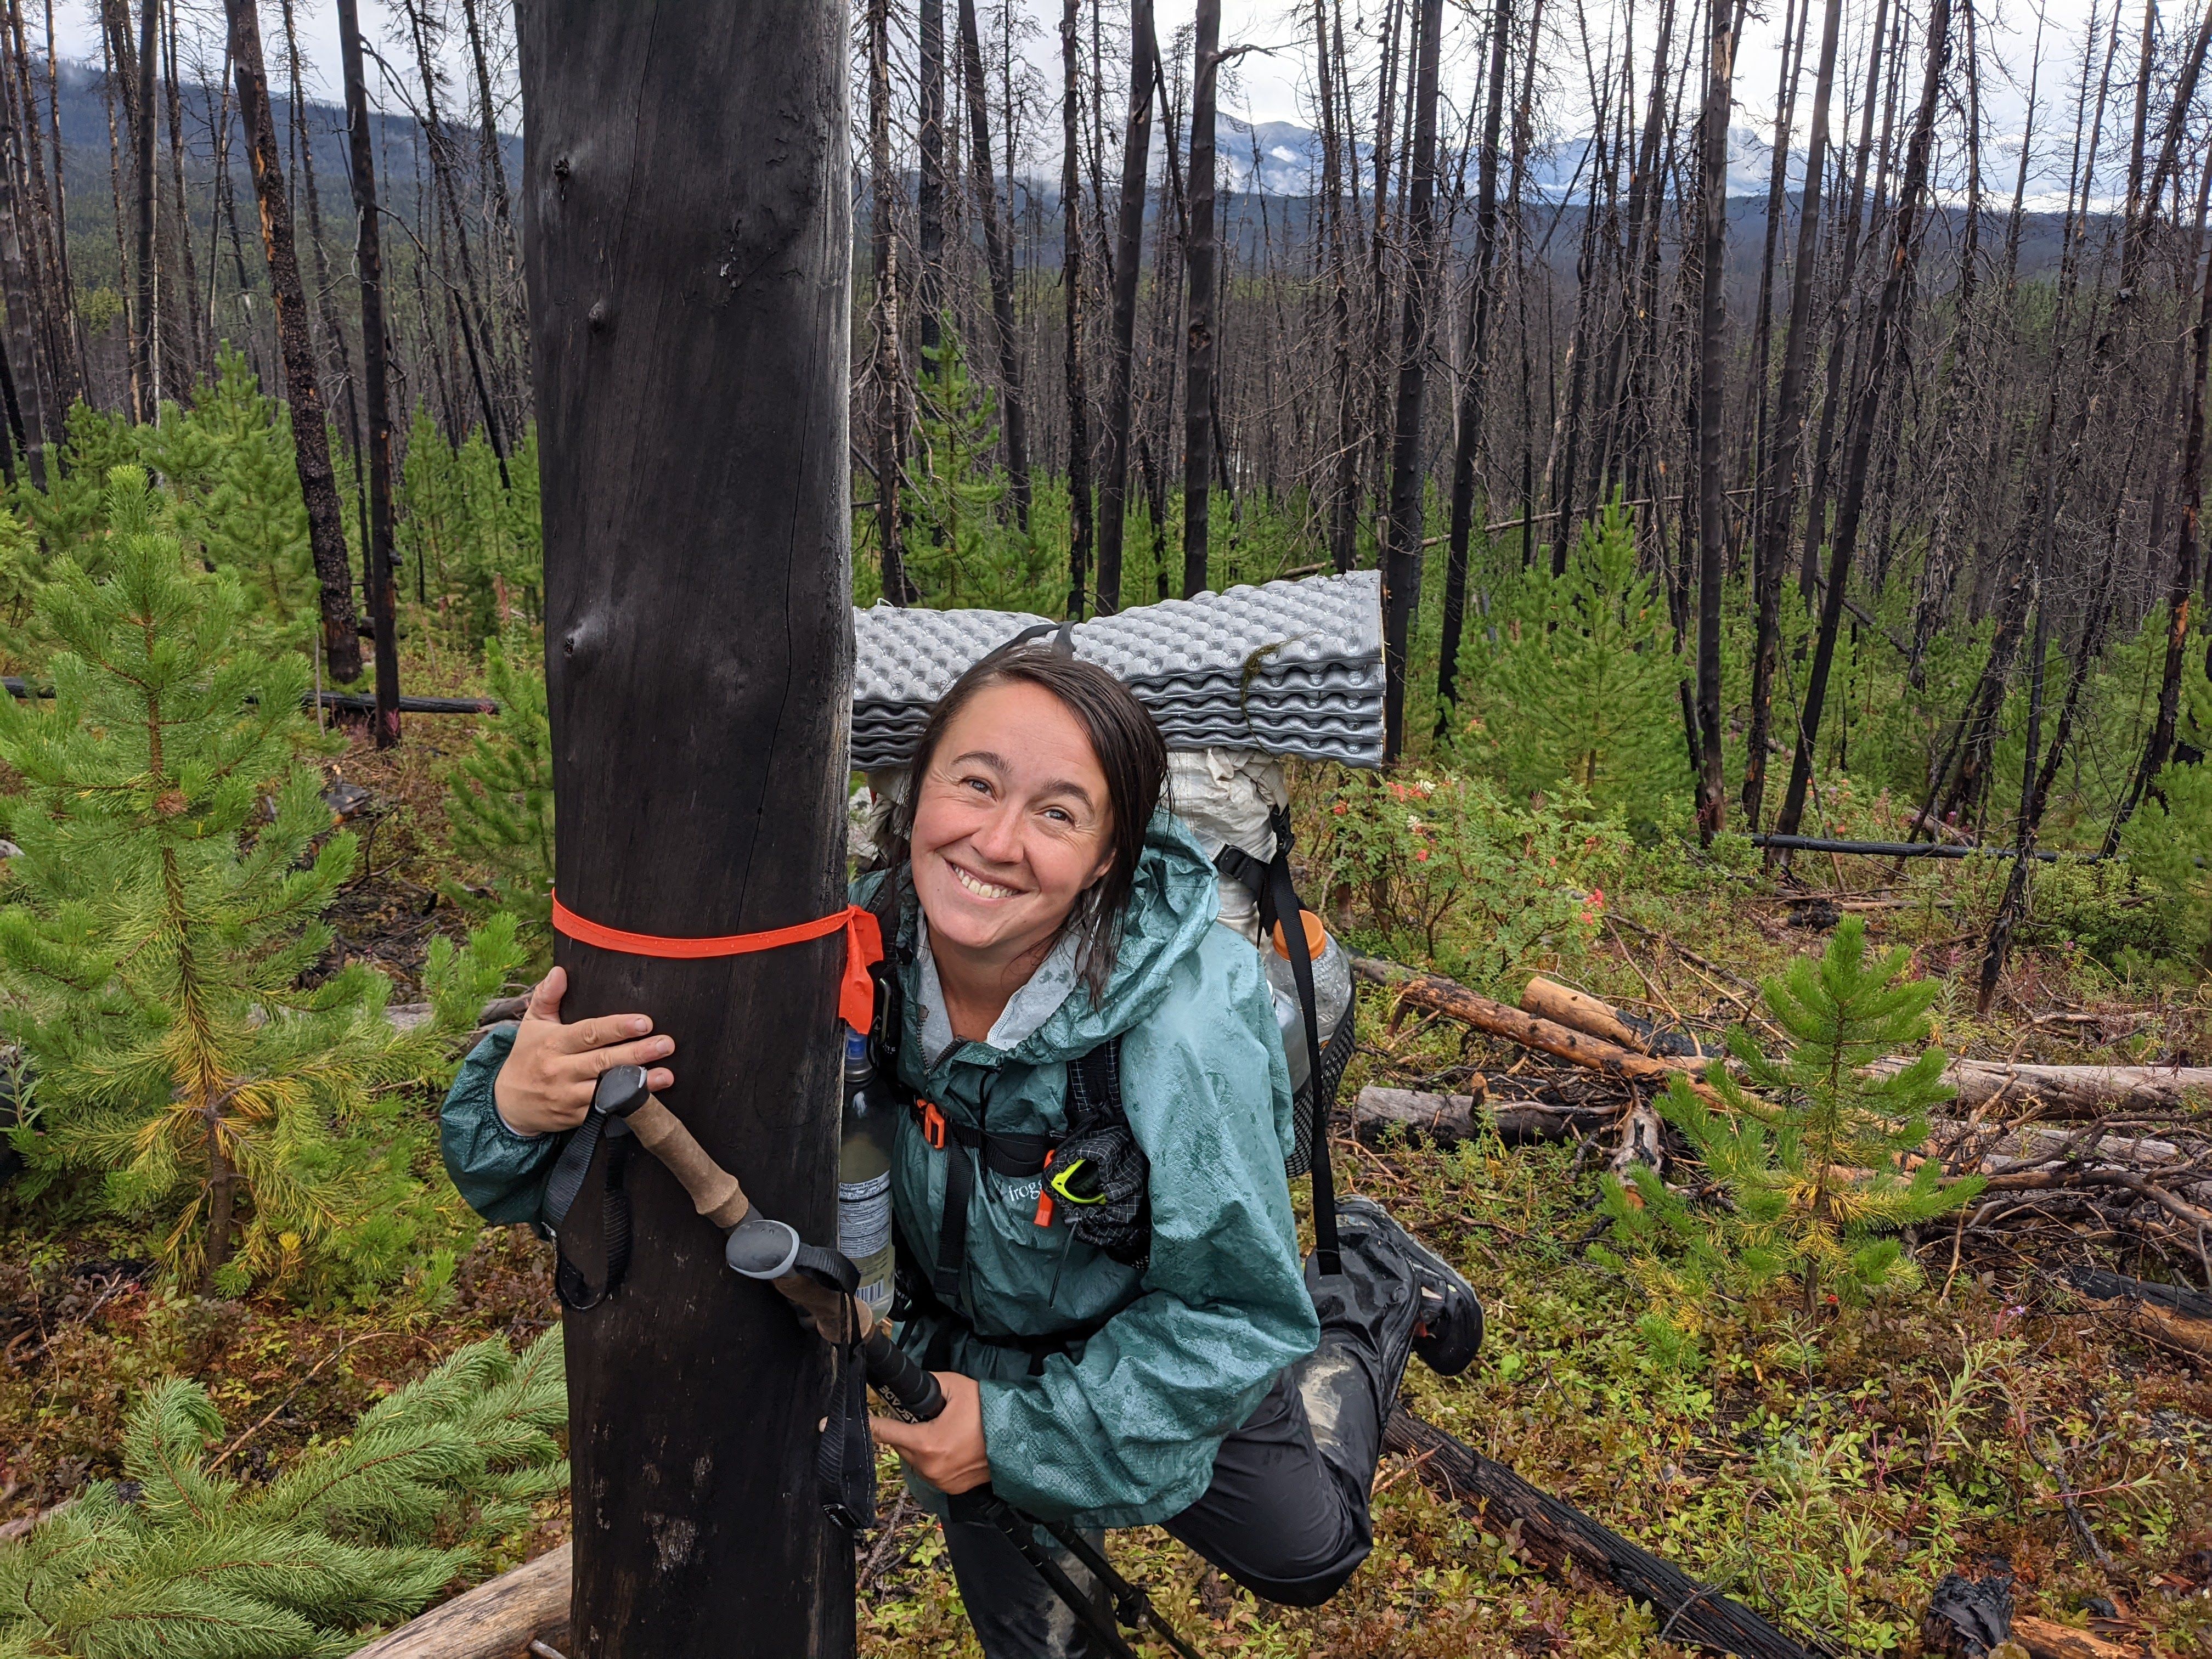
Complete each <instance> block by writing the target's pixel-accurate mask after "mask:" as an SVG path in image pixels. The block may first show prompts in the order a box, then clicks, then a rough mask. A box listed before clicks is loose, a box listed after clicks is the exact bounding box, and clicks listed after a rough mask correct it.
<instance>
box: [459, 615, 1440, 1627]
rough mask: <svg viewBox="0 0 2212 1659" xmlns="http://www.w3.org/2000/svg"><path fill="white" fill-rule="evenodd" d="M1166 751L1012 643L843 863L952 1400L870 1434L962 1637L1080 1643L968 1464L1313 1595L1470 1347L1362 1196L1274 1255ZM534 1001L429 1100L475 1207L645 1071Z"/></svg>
mask: <svg viewBox="0 0 2212 1659" xmlns="http://www.w3.org/2000/svg"><path fill="white" fill-rule="evenodd" d="M1166 772H1167V749H1166V745H1165V744H1164V741H1163V740H1162V738H1161V736H1160V732H1159V729H1158V726H1156V725H1155V724H1154V723H1153V720H1152V716H1151V715H1150V714H1147V713H1146V711H1145V709H1144V708H1143V706H1142V705H1141V704H1140V703H1139V702H1137V700H1136V699H1135V698H1134V697H1133V696H1131V695H1130V693H1129V691H1128V690H1127V688H1126V687H1124V686H1123V685H1122V684H1121V683H1120V682H1118V681H1117V680H1115V678H1113V676H1112V675H1110V674H1109V673H1108V672H1107V671H1105V670H1104V669H1103V668H1100V667H1098V666H1097V665H1094V664H1090V663H1085V662H1082V661H1079V660H1077V659H1075V658H1073V656H1069V655H1066V654H1062V653H1059V652H1056V651H1055V650H1054V648H1053V647H1049V646H1043V645H1038V646H1028V647H1017V648H1015V649H1013V650H1011V651H1006V652H1003V653H1000V654H997V655H994V656H993V657H989V658H987V659H984V660H983V661H982V662H981V663H979V664H977V665H975V667H973V668H971V669H969V671H968V672H967V673H966V674H964V675H963V676H962V677H961V678H960V679H959V680H958V681H957V682H956V683H955V684H954V685H953V686H952V688H951V690H949V691H947V692H946V693H945V696H944V697H943V698H942V699H941V700H940V701H939V704H938V706H937V708H935V709H934V710H933V712H932V714H931V716H930V720H929V724H928V725H927V727H926V728H925V729H924V731H923V733H922V736H921V743H920V744H919V746H918V748H917V749H916V751H915V759H914V766H913V776H914V780H915V781H914V787H913V788H912V790H911V791H910V793H909V794H908V799H907V801H906V802H905V803H904V804H903V805H902V806H901V808H900V809H899V811H898V812H897V813H896V815H895V817H894V819H893V822H892V823H891V824H890V826H889V827H888V829H886V830H885V831H884V833H883V835H882V836H881V837H880V840H879V846H880V847H881V849H882V851H883V854H884V859H883V868H882V869H880V870H878V871H875V872H871V873H869V874H867V875H866V876H863V877H862V878H860V880H859V881H858V882H856V883H855V884H854V890H853V898H854V902H858V903H862V904H866V905H867V906H869V907H870V908H872V910H874V912H875V913H876V915H877V916H878V919H879V920H880V921H881V922H882V924H883V935H884V944H885V945H886V948H887V951H888V957H889V961H888V964H887V965H888V968H889V970H890V973H889V977H890V984H891V987H892V988H893V989H894V990H895V992H896V995H895V997H894V998H893V999H892V1007H893V1012H891V1013H890V1015H888V1016H887V1017H886V1018H884V1020H883V1022H882V1025H881V1029H879V1030H878V1031H877V1032H876V1033H875V1034H874V1042H873V1044H872V1047H873V1049H874V1054H875V1060H876V1066H877V1072H878V1078H879V1079H882V1080H884V1081H885V1082H887V1083H888V1085H889V1086H890V1089H891V1092H892V1094H893V1096H894V1097H895V1099H896V1102H897V1103H898V1104H899V1107H900V1110H899V1113H898V1115H897V1117H896V1123H897V1129H896V1134H895V1137H894V1144H893V1146H892V1149H891V1160H890V1163H891V1167H890V1184H891V1202H892V1212H893V1216H894V1219H895V1221H896V1241H897V1249H898V1261H899V1287H900V1292H901V1297H902V1301H901V1304H900V1305H899V1306H898V1308H897V1309H896V1310H895V1312H896V1317H897V1319H898V1320H899V1322H900V1326H901V1328H900V1333H899V1341H900V1344H901V1346H903V1347H904V1348H905V1349H906V1350H907V1351H908V1352H909V1353H911V1354H914V1355H915V1356H917V1357H918V1358H920V1359H921V1362H922V1364H925V1365H927V1367H928V1368H929V1369H930V1370H932V1371H933V1372H934V1373H935V1374H936V1376H937V1378H938V1382H939V1386H940V1387H941V1388H942V1389H943V1390H944V1394H945V1410H944V1412H943V1413H942V1414H941V1415H939V1416H938V1417H936V1418H935V1419H932V1420H931V1421H929V1422H927V1423H907V1422H899V1421H893V1420H890V1419H875V1423H874V1429H875V1433H876V1437H877V1438H878V1439H879V1440H880V1441H882V1442H883V1443H884V1444H886V1445H889V1446H890V1447H892V1448H893V1449H896V1451H897V1452H898V1453H899V1454H900V1455H901V1456H902V1458H903V1459H904V1460H905V1462H906V1466H907V1470H908V1478H909V1480H910V1481H911V1482H912V1483H913V1485H914V1486H915V1491H916V1492H917V1494H918V1495H919V1496H920V1497H921V1498H922V1499H923V1501H924V1502H926V1503H927V1504H928V1505H929V1506H930V1507H931V1508H932V1509H933V1510H934V1511H935V1512H936V1513H937V1514H938V1515H939V1516H940V1517H942V1518H943V1519H944V1521H945V1541H946V1545H947V1550H948V1553H949V1554H950V1556H951V1561H952V1565H953V1569H954V1571H955V1572H956V1573H957V1576H958V1577H959V1580H960V1589H961V1596H962V1600H963V1603H964V1605H965V1606H966V1607H967V1610H968V1613H969V1616H970V1618H972V1619H973V1620H974V1621H975V1628H976V1632H977V1634H978V1636H979V1637H980V1638H981V1644H982V1648H983V1651H984V1653H985V1654H986V1655H987V1656H988V1659H1012V1656H1017V1655H1018V1656H1024V1659H1036V1656H1046V1659H1052V1656H1070V1659H1072V1656H1073V1655H1074V1654H1076V1653H1079V1652H1085V1651H1088V1649H1087V1648H1086V1647H1085V1645H1084V1643H1083V1640H1082V1637H1081V1632H1080V1630H1079V1626H1078V1625H1077V1624H1076V1622H1075V1620H1074V1619H1073V1615H1072V1613H1070V1610H1069V1609H1068V1608H1067V1607H1064V1606H1062V1605H1060V1602H1059V1601H1057V1599H1056V1598H1055V1595H1054V1592H1053V1591H1052V1590H1051V1589H1048V1587H1047V1585H1046V1583H1045V1580H1044V1579H1043V1578H1042V1577H1040V1576H1039V1575H1038V1574H1037V1573H1036V1571H1033V1570H1032V1568H1031V1566H1030V1564H1029V1563H1028V1562H1027V1561H1025V1560H1024V1559H1023V1557H1022V1556H1021V1554H1020V1553H1018V1551H1017V1550H1016V1548H1015V1547H1014V1545H1013V1544H1012V1542H1010V1541H1008V1539H1007V1537H1006V1534H1004V1533H1002V1532H1001V1531H1000V1530H999V1528H997V1527H996V1526H994V1524H992V1523H991V1522H989V1521H988V1520H981V1519H975V1518H970V1517H971V1516H972V1510H969V1509H968V1508H966V1507H964V1506H963V1505H962V1504H958V1503H957V1502H955V1501H954V1500H956V1499H957V1498H960V1496H961V1495H963V1494H966V1493H970V1492H976V1491H977V1489H978V1488H981V1487H982V1486H985V1485H986V1484H988V1485H989V1486H991V1487H992V1488H993V1490H994V1492H996V1493H997V1494H998V1495H999V1496H1000V1497H1001V1498H1005V1499H1006V1501H1007V1502H1009V1503H1011V1504H1014V1505H1017V1506H1018V1508H1020V1509H1022V1510H1026V1511H1028V1512H1029V1513H1030V1514H1031V1515H1033V1516H1040V1517H1042V1518H1044V1519H1046V1520H1049V1521H1066V1522H1072V1523H1073V1524H1074V1525H1075V1526H1077V1527H1079V1528H1085V1529H1090V1530H1093V1531H1096V1530H1098V1529H1103V1528H1108V1527H1121V1526H1134V1525H1139V1524H1143V1523H1147V1522H1158V1523H1160V1524H1161V1525H1163V1526H1164V1527H1165V1528H1167V1530H1168V1531H1169V1532H1170V1533H1171V1534H1174V1535H1175V1536H1176V1537H1177V1538H1179V1539H1181V1540H1182V1541H1184V1542H1185V1543H1187V1544H1188V1545H1189V1546H1190V1547H1192V1548H1193V1549H1195V1550H1197V1551H1198V1552H1199V1553H1200V1554H1201V1555H1204V1556H1205V1557H1206V1559H1209V1560H1211V1561H1212V1562H1213V1563H1215V1565H1218V1566H1219V1567H1220V1568H1221V1569H1222V1571H1225V1572H1227V1573H1229V1574H1230V1575H1231V1577H1235V1578H1236V1579H1237V1580H1238V1581H1239V1582H1240V1583H1243V1584H1245V1585H1247V1586H1249V1588H1251V1589H1254V1590H1255V1591H1257V1592H1258V1593H1259V1594H1261V1595H1265V1596H1267V1597H1269V1598H1270V1599H1272V1600H1274V1601H1285V1602H1291V1603H1295V1604H1297V1605H1301V1606H1311V1605H1313V1604H1315V1603H1317V1602H1319V1601H1324V1600H1326V1599H1327V1598H1328V1596H1330V1595H1334V1593H1335V1591H1336V1589H1338V1587H1339V1586H1340V1585H1341V1584H1342V1583H1344V1582H1345V1580H1346V1578H1347V1577H1350V1576H1351V1574H1352V1571H1353V1570H1354V1569H1355V1568H1357V1567H1358V1565H1359V1563H1360V1562H1361V1561H1362V1560H1363V1559H1365V1557H1366V1554H1367V1552H1368V1547H1369V1544H1370V1539H1371V1532H1370V1525H1369V1521H1368V1513H1367V1493H1368V1490H1369V1487H1370V1486H1371V1484H1372V1482H1373V1480H1374V1474H1375V1464H1376V1456H1377V1455H1378V1454H1379V1452H1380V1450H1381V1444H1382V1423H1383V1418H1384V1416H1385V1415H1387V1413H1388V1411H1389V1406H1390V1403H1391V1401H1392V1399H1393V1398H1394V1397H1395V1395H1396V1393H1397V1389H1398V1385H1399V1379H1400V1377H1401V1374H1402V1373H1403V1371H1404V1370H1405V1367H1406V1363H1407V1358H1408V1356H1409V1354H1412V1353H1419V1354H1420V1355H1421V1356H1422V1357H1423V1358H1425V1360H1426V1361H1427V1362H1428V1363H1429V1364H1431V1366H1433V1367H1435V1368H1436V1369H1437V1370H1443V1371H1448V1372H1449V1371H1456V1370H1462V1369H1464V1368H1465V1367H1466V1365H1467V1364H1468V1363H1469V1362H1470V1361H1471V1360H1472V1359H1473V1358H1474V1352H1475V1348H1476V1346H1477V1345H1478V1344H1479V1343H1480V1338H1481V1310H1480V1306H1479V1305H1478V1304H1476V1302H1475V1300H1474V1292H1473V1291H1471V1290H1470V1289H1469V1288H1468V1285H1467V1284H1466V1282H1465V1281H1464V1280H1463V1279H1461V1278H1460V1277H1459V1275H1458V1274H1457V1273H1454V1272H1453V1271H1452V1270H1451V1268H1450V1267H1449V1266H1448V1265H1446V1264H1445V1263H1444V1262H1443V1261H1441V1260H1439V1259H1438V1258H1437V1257H1436V1256H1435V1255H1431V1253H1430V1252H1429V1251H1427V1250H1426V1249H1423V1248H1422V1247H1421V1246H1420V1245H1419V1244H1418V1243H1415V1242H1414V1241H1413V1239H1412V1238H1411V1237H1409V1236H1408V1235H1407V1234H1406V1233H1405V1232H1404V1231H1403V1230H1401V1228H1399V1227H1398V1226H1397V1225H1395V1223H1393V1222H1392V1221H1391V1220H1390V1218H1389V1217H1388V1216H1386V1215H1384V1214H1383V1212H1382V1210H1381V1209H1380V1208H1379V1207H1378V1206H1375V1205H1373V1204H1371V1203H1370V1202H1369V1201H1367V1200H1364V1199H1358V1198H1353V1199H1348V1200H1345V1201H1344V1203H1343V1206H1342V1208H1341V1217H1340V1238H1341V1243H1342V1256H1343V1271H1342V1272H1341V1273H1331V1274H1327V1275H1323V1274H1322V1273H1318V1272H1317V1271H1315V1270H1311V1269H1309V1270H1308V1271H1307V1272H1306V1273H1303V1274H1302V1273H1301V1271H1300V1262H1299V1255H1298V1247H1297V1228H1296V1225H1295V1223H1294V1222H1293V1219H1292V1217H1291V1196H1290V1190H1289V1185H1288V1182H1287V1180H1286V1179H1285V1174H1284V1164H1285V1157H1286V1155H1287V1154H1288V1152H1290V1150H1291V1148H1292V1147H1293V1146H1295V1145H1296V1139H1297V1137H1296V1134H1295V1132H1294V1130H1293V1127H1292V1121H1291V1084H1290V1076H1289V1073H1288V1070H1287V1068H1286V1066H1285V1063H1284V1058H1283V1048H1282V1040H1281V1036H1280V1034H1279V1028H1278V1026H1277V1023H1276V1019H1275V1015H1274V1011H1273V1005H1272V1004H1271V1003H1270V1001H1269V1000H1268V995H1267V982H1266V980H1265V977H1264V976H1263V975H1262V973H1261V968H1260V963H1259V960H1258V957H1257V956H1256V954H1255V951H1253V949H1252V946H1251V945H1250V944H1249V942H1248V941H1247V940H1246V939H1245V938H1244V937H1243V935H1242V934H1240V933H1236V932H1234V931H1232V930H1231V929H1230V928H1227V927H1216V926H1215V925H1214V921H1215V917H1216V915H1217V914H1218V908H1219V894H1218V887H1217V885H1216V883H1215V876H1214V870H1213V867H1212V865H1211V864H1210V863H1209V862H1208V861H1207V860H1206V856H1205V854H1204V853H1203V852H1202V851H1201V850H1200V848H1199V845H1198V843H1197V842H1196V841H1195V840H1194V838H1193V836H1192V835H1191V833H1190V831H1189V830H1188V829H1186V828H1185V827H1184V826H1183V825H1182V823H1180V822H1179V821H1178V820H1177V819H1176V817H1174V816H1173V814H1172V813H1171V812H1170V811H1166V810H1164V804H1163V802H1162V799H1161V797H1162V791H1163V787H1164V779H1165V776H1166ZM558 1019H559V987H558V986H557V984H555V983H553V982H551V981H549V983H548V985H547V986H545V987H540V992H539V994H538V996H537V997H536V998H535V999H534V1000H533V1001H532V1011H531V1015H530V1018H527V1019H526V1020H525V1021H524V1022H523V1023H522V1024H521V1026H520V1028H519V1030H512V1031H510V1032H507V1033H495V1035H494V1036H491V1037H489V1038H487V1039H486V1041H485V1042H484V1043H483V1045H481V1046H480V1047H479V1048H478V1049H477V1053H476V1054H472V1055H471V1057H470V1059H469V1061H468V1063H467V1064H466V1065H465V1066H464V1067H463V1070H462V1075H461V1077H460V1079H459V1081H458V1082H457V1083H456V1084H455V1085H454V1087H453V1094H452V1095H451V1096H450V1097H448V1099H447V1107H446V1146H447V1164H448V1166H449V1167H450V1168H452V1170H453V1173H454V1177H455V1179H456V1181H457V1182H459V1184H460V1186H461V1189H462V1191H463V1193H464V1194H465V1195H466V1196H467V1197H468V1199H469V1200H470V1201H471V1203H472V1204H474V1205H475V1206H477V1209H478V1210H479V1211H480V1212H483V1214H485V1215H486V1216H488V1217H489V1218H492V1219H495V1220H526V1219H530V1218H532V1217H533V1216H534V1215H535V1214H536V1213H537V1212H538V1208H539V1207H540V1206H541V1204H542V1189H543V1184H544V1175H545V1171H546V1170H548V1169H550V1166H551V1164H552V1162H553V1160H554V1158H556V1156H557V1152H558V1148H559V1145H560V1141H561V1139H562V1133H538V1134H537V1135H536V1138H534V1139H526V1138H524V1137H525V1136H526V1135H528V1134H531V1133H532V1132H538V1131H544V1130H552V1131H556V1132H565V1131H566V1130H567V1129H568V1127H571V1126H572V1125H573V1124H574V1122H575V1121H577V1120H578V1119H580V1117H581V1116H582V1115H583V1109H584V1105H585V1103H586V1102H587V1101H588V1099H589V1097H590V1094H591V1081H592V1079H594V1078H596V1077H597V1076H598V1074H599V1072H600V1071H602V1070H604V1069H605V1064H606V1063H607V1060H608V1059H609V1058H610V1057H619V1058H620V1059H622V1060H627V1061H629V1062H632V1063H635V1064H638V1065H642V1066H652V1067H653V1068H654V1070H653V1075H654V1077H655V1078H657V1079H658V1078H665V1077H666V1076H667V1075H668V1073H667V1070H666V1067H665V1065H663V1064H662V1062H665V1061H667V1060H670V1059H671V1049H670V1048H669V1046H668V1045H667V1042H666V1040H665V1038H662V1037H659V1036H653V1035H651V1028H652V1022H651V1021H650V1020H648V1019H647V1018H645V1017H644V1016H642V1015H638V1016H634V1017H631V1018H629V1019H626V1020H624V1019H614V1020H605V1019H602V1020H594V1021H587V1022H585V1023H584V1024H580V1025H574V1026H564V1025H562V1024H559V1023H558ZM510 1048H511V1054H510ZM655 1086H656V1087H659V1086H662V1085H659V1084H658V1083H656V1085H655ZM871 1086H873V1085H871ZM973 1502H974V1500H973V1499H970V1500H969V1503H970V1504H972V1503H973ZM1061 1565H1062V1567H1063V1569H1064V1570H1065V1571H1067V1572H1068V1573H1069V1575H1070V1576H1071V1577H1073V1578H1074V1579H1075V1580H1076V1581H1077V1582H1078V1583H1087V1582H1088V1575H1087V1573H1085V1571H1084V1569H1083V1568H1082V1567H1081V1565H1079V1563H1078V1562H1077V1561H1076V1559H1075V1558H1074V1557H1073V1555H1072V1554H1071V1555H1066V1556H1064V1557H1063V1558H1062V1560H1061Z"/></svg>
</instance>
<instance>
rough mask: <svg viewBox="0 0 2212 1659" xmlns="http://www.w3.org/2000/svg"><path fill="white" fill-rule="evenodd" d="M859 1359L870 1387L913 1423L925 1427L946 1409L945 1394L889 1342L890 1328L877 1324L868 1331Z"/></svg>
mask: <svg viewBox="0 0 2212 1659" xmlns="http://www.w3.org/2000/svg"><path fill="white" fill-rule="evenodd" d="M860 1358H861V1361H862V1363H863V1364H865V1365H866V1367H867V1372H868V1382H869V1383H870V1385H871V1386H872V1387H873V1388H874V1389H877V1390H878V1392H880V1393H882V1394H884V1395H888V1396H889V1397H890V1398H891V1399H892V1400H895V1401H897V1402H898V1404H899V1405H900V1407H902V1409H903V1410H904V1411H905V1412H906V1414H907V1415H908V1416H909V1417H911V1418H913V1419H914V1420H915V1422H917V1423H927V1422H928V1421H929V1420H930V1419H932V1418H933V1417H935V1416H937V1415H938V1414H939V1413H940V1412H942V1411H943V1410H944V1409H945V1390H944V1389H942V1388H941V1387H939V1384H938V1381H937V1379H936V1378H935V1377H934V1376H931V1375H930V1373H929V1372H928V1371H927V1370H924V1369H923V1368H922V1366H921V1364H920V1363H919V1362H918V1361H916V1360H915V1357H914V1356H913V1355H912V1354H910V1353H908V1352H907V1351H906V1350H905V1349H904V1348H902V1347H900V1346H899V1345H898V1344H897V1343H896V1342H894V1341H892V1340H891V1333H890V1327H889V1326H887V1325H884V1324H883V1323H881V1322H878V1323H877V1324H875V1325H872V1326H871V1327H870V1328H869V1330H868V1334H867V1337H866V1340H863V1341H862V1342H861V1344H860Z"/></svg>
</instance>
